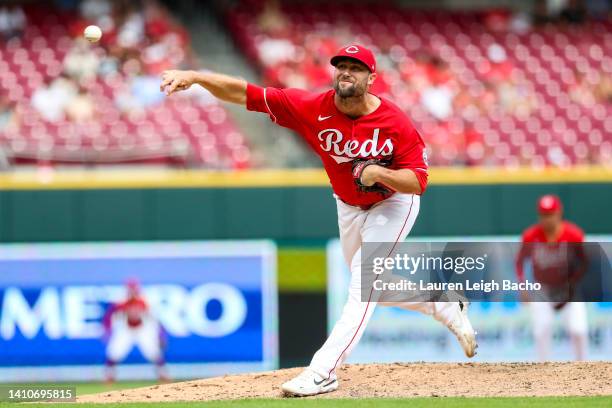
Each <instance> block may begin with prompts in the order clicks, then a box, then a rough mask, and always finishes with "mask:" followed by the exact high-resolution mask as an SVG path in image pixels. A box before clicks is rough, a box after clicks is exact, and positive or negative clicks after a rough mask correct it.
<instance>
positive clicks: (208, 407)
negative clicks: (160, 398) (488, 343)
mask: <svg viewBox="0 0 612 408" xmlns="http://www.w3.org/2000/svg"><path fill="white" fill-rule="evenodd" d="M0 406H7V407H8V406H12V407H14V406H15V405H14V404H0ZM87 406H96V407H100V408H113V407H117V408H135V407H138V408H140V407H143V408H151V407H153V406H163V407H164V408H174V407H189V408H191V407H203V408H229V407H240V408H256V407H257V408H260V407H261V408H285V407H290V408H296V407H297V408H302V407H305V408H336V407H340V408H379V407H382V408H395V407H398V408H399V407H402V408H404V407H410V408H430V407H436V408H440V407H441V408H471V407H474V408H485V407H486V408H506V407H508V408H522V407H525V408H548V407H553V408H554V407H563V408H573V407H589V408H590V407H602V408H603V407H610V406H612V396H610V397H565V398H563V397H532V398H401V399H400V398H397V399H391V398H371V399H359V400H357V399H307V398H299V399H298V398H291V399H279V400H270V399H251V400H237V401H213V402H173V403H129V404H128V403H126V404H88V405H87ZM28 407H40V408H43V407H44V408H49V405H48V404H28ZM52 407H53V408H56V407H57V408H63V407H66V408H74V407H75V405H74V404H53V405H52Z"/></svg>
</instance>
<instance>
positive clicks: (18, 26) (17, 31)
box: [0, 4, 26, 40]
mask: <svg viewBox="0 0 612 408" xmlns="http://www.w3.org/2000/svg"><path fill="white" fill-rule="evenodd" d="M25 25H26V15H25V13H24V12H23V9H22V8H21V6H20V5H18V4H14V5H12V6H3V7H2V8H0V34H1V35H2V36H3V37H4V39H7V40H8V39H10V38H12V37H16V36H20V35H21V34H22V33H23V30H24V29H25Z"/></svg>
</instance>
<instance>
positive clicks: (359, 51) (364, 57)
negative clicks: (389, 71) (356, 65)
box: [329, 44, 376, 73]
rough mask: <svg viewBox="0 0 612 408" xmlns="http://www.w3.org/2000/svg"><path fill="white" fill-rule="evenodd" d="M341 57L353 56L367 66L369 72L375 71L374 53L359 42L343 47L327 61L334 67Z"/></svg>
mask: <svg viewBox="0 0 612 408" xmlns="http://www.w3.org/2000/svg"><path fill="white" fill-rule="evenodd" d="M342 58H353V59H356V60H357V61H359V62H362V63H364V64H365V65H366V67H368V69H369V70H370V72H372V73H374V72H376V58H374V53H372V51H370V50H369V49H367V48H366V47H364V46H363V45H359V44H351V45H349V46H346V47H343V48H341V49H340V51H338V52H337V53H336V55H334V56H333V57H332V59H331V60H330V61H329V62H330V63H331V64H332V65H333V66H334V67H335V66H336V64H337V63H338V61H340V60H341V59H342Z"/></svg>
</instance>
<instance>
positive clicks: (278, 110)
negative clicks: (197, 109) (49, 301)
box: [161, 44, 476, 396]
mask: <svg viewBox="0 0 612 408" xmlns="http://www.w3.org/2000/svg"><path fill="white" fill-rule="evenodd" d="M330 62H331V64H332V65H333V66H334V67H335V71H334V75H333V89H331V90H329V91H327V92H323V93H311V92H308V91H305V90H301V89H277V88H272V87H268V88H262V87H259V86H257V85H254V84H251V83H247V82H246V81H244V80H242V79H237V78H232V77H228V76H225V75H221V74H216V73H200V72H192V71H166V72H164V73H163V77H162V82H161V90H162V91H165V92H166V93H167V94H168V95H170V94H172V93H174V92H176V91H180V90H184V89H187V88H189V87H190V86H191V85H193V84H198V85H201V86H202V87H204V88H206V89H208V90H209V91H210V92H211V93H212V94H213V95H214V96H216V97H217V98H219V99H221V100H224V101H227V102H233V103H237V104H242V105H244V106H246V108H247V109H248V110H251V111H257V112H262V113H265V114H267V115H269V116H270V119H271V120H272V121H273V122H275V123H277V124H279V125H281V126H284V127H287V128H289V129H293V130H294V131H296V132H297V133H299V134H300V135H301V137H303V138H304V140H305V141H306V142H307V143H308V145H309V146H310V147H311V148H312V149H313V150H314V151H315V152H316V153H317V154H318V155H319V157H320V158H321V161H322V162H323V166H324V167H325V170H326V172H327V174H328V176H329V180H330V182H331V186H332V189H333V192H334V197H335V199H336V202H337V210H338V226H339V230H340V241H341V244H342V249H343V253H344V257H345V259H346V262H347V263H348V265H349V267H350V270H351V281H350V286H349V289H348V299H347V301H346V305H345V306H344V309H343V312H342V315H341V317H340V319H339V320H338V321H337V322H336V324H335V326H334V328H333V330H332V332H331V334H330V336H329V338H328V339H327V341H326V342H325V344H323V346H322V347H321V348H320V349H319V351H317V353H316V354H315V355H314V357H313V359H312V362H311V363H310V366H309V367H308V368H306V369H305V370H304V371H303V372H302V373H301V374H300V375H298V376H297V377H296V378H294V379H292V380H291V381H288V382H286V383H285V384H283V385H282V389H283V391H284V392H285V393H286V394H288V395H298V396H304V395H315V394H320V393H324V392H330V391H334V390H336V389H337V388H338V380H337V377H336V371H337V369H338V367H339V366H340V365H341V364H342V363H343V362H344V361H345V359H346V358H347V356H348V355H349V354H350V353H351V350H352V349H353V348H354V347H355V346H356V345H357V343H358V342H359V339H360V338H361V336H362V334H363V331H364V330H365V327H366V325H367V323H368V320H369V319H370V317H371V316H372V312H373V311H374V308H375V306H376V302H375V301H372V300H371V298H370V299H369V300H368V301H362V299H361V298H360V289H361V288H360V283H361V276H360V275H361V250H360V247H361V244H362V243H363V242H400V241H403V240H404V239H405V238H406V236H407V235H408V233H409V232H410V230H411V229H412V226H413V225H414V222H415V220H416V218H417V215H418V213H419V205H420V196H421V194H422V193H423V192H424V191H425V189H426V187H427V154H426V151H425V144H424V143H423V140H422V139H421V136H420V135H419V133H418V132H417V130H416V129H415V128H414V126H413V125H412V123H411V121H410V119H408V117H407V116H406V115H405V114H404V113H403V112H402V111H401V110H400V109H399V108H398V107H397V106H396V105H395V104H393V103H392V102H391V101H389V100H386V99H384V98H381V97H378V96H376V95H373V94H372V93H370V92H369V89H370V87H371V86H372V84H373V83H374V81H375V80H376V60H375V57H374V55H373V53H372V52H371V51H370V50H369V49H367V48H366V47H363V46H361V45H359V44H353V45H349V46H346V47H344V48H342V49H341V50H340V51H339V52H338V53H337V54H336V55H334V56H333V57H332V58H331V61H330ZM400 306H401V307H404V308H407V309H412V310H419V311H421V312H423V313H426V314H429V315H431V316H433V317H434V318H435V319H437V320H438V321H440V322H442V323H443V324H445V325H446V326H447V327H448V328H449V329H450V330H451V331H452V332H453V333H454V334H455V336H456V337H457V339H458V340H459V343H460V344H461V346H462V347H463V350H464V351H465V354H466V355H467V356H468V357H472V356H474V354H475V349H476V339H475V332H474V330H473V328H472V325H471V324H470V322H469V320H468V318H467V304H465V303H461V302H452V303H451V302H419V303H402V304H400Z"/></svg>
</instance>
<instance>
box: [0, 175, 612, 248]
mask: <svg viewBox="0 0 612 408" xmlns="http://www.w3.org/2000/svg"><path fill="white" fill-rule="evenodd" d="M438 170H439V169H438ZM477 170H478V171H475V170H471V169H468V170H465V171H459V170H449V171H447V172H446V173H445V172H444V171H441V170H439V171H438V172H437V173H436V171H432V175H431V177H430V179H431V181H430V186H429V188H428V190H427V192H426V193H425V195H424V196H423V199H422V202H421V203H422V204H421V214H420V216H419V218H418V220H417V222H416V225H415V227H414V230H413V232H412V235H414V236H441V235H460V236H464V235H498V234H518V233H520V232H521V231H522V230H523V229H524V228H525V227H526V226H527V225H529V224H531V223H533V222H534V221H535V218H536V215H535V201H536V199H537V198H538V197H539V196H540V195H542V194H545V193H555V194H558V195H559V196H560V197H561V198H562V200H563V202H564V205H565V214H566V217H567V218H568V219H570V220H573V221H575V222H577V223H578V224H579V225H581V226H582V227H583V228H584V229H585V230H586V231H588V232H589V233H593V234H605V233H610V232H612V217H608V216H606V215H605V214H607V210H608V209H609V208H610V207H612V171H603V170H597V171H594V170H590V171H589V172H586V173H584V174H583V173H581V172H580V171H573V172H568V173H563V172H552V173H550V172H541V173H533V172H527V173H524V174H523V173H520V172H519V173H517V172H502V173H500V172H499V171H489V172H485V171H484V170H482V169H477ZM335 236H337V221H336V210H335V203H334V200H333V198H332V195H331V188H330V187H329V186H328V183H327V180H326V178H325V175H324V174H323V173H322V172H321V171H319V170H315V171H301V172H251V173H210V172H208V173H207V172H187V173H186V172H170V173H168V172H163V173H159V174H157V173H155V172H153V173H150V172H149V173H137V174H133V173H126V174H124V173H70V174H59V175H56V174H53V173H51V174H42V175H41V174H37V173H33V174H30V175H28V174H26V175H17V176H16V175H5V176H0V242H48V241H100V240H139V241H140V240H183V239H262V238H263V239H275V240H309V239H316V240H326V239H329V238H333V237H335Z"/></svg>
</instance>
